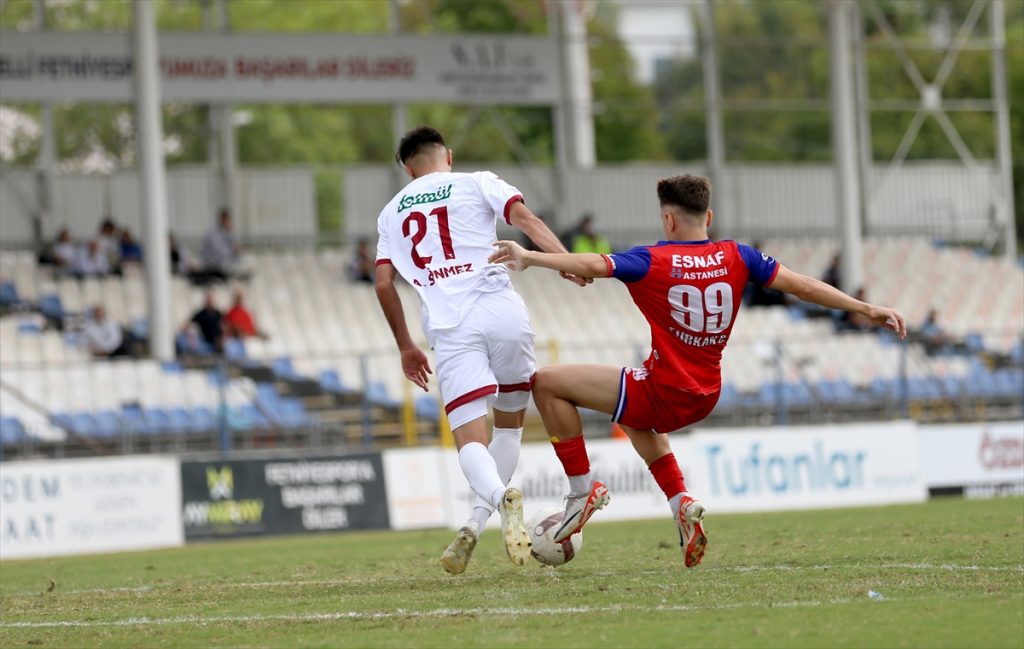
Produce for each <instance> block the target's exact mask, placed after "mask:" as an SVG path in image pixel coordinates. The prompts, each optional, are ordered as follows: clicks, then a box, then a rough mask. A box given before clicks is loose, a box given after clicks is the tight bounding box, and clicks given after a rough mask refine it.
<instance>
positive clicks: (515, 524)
mask: <svg viewBox="0 0 1024 649" xmlns="http://www.w3.org/2000/svg"><path fill="white" fill-rule="evenodd" d="M498 513H499V514H501V533H502V536H503V537H504V538H505V552H507V553H508V558H509V559H510V560H511V561H512V563H514V564H516V565H517V566H524V565H526V561H527V559H529V558H530V546H531V545H532V543H531V541H530V535H529V534H527V533H526V525H524V524H523V492H521V491H519V490H518V489H516V488H515V487H510V488H509V489H506V490H505V493H504V494H503V495H502V496H501V503H500V504H499V505H498Z"/></svg>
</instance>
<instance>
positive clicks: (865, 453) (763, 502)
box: [684, 422, 928, 512]
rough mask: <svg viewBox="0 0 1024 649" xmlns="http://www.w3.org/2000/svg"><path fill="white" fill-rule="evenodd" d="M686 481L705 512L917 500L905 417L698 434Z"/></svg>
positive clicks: (920, 479) (914, 447)
mask: <svg viewBox="0 0 1024 649" xmlns="http://www.w3.org/2000/svg"><path fill="white" fill-rule="evenodd" d="M686 464H687V466H686V467H685V468H684V471H685V475H686V482H687V487H688V488H689V490H690V491H692V492H694V493H695V494H697V495H698V496H699V497H700V498H701V500H703V501H704V503H705V504H706V505H707V506H708V509H709V510H710V511H712V512H752V511H770V510H782V509H811V508H828V507H847V506H859V505H882V504H893V503H910V502H921V501H924V500H925V499H926V498H927V496H928V493H927V490H926V488H925V483H924V476H923V473H922V470H921V462H920V453H919V450H918V443H917V435H916V431H915V425H914V424H913V423H912V422H900V423H873V424H850V425H829V426H805V427H796V426H793V427H785V428H763V429H758V430H756V431H752V430H751V429H749V428H746V429H735V430H713V431H707V432H698V433H697V434H695V435H694V436H693V437H692V438H691V445H690V455H689V456H688V457H687V458H686Z"/></svg>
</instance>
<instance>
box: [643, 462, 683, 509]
mask: <svg viewBox="0 0 1024 649" xmlns="http://www.w3.org/2000/svg"><path fill="white" fill-rule="evenodd" d="M647 468H648V469H649V470H650V472H651V475H653V476H654V480H655V481H656V482H657V483H658V486H659V487H661V490H662V491H664V492H665V498H667V499H670V500H671V498H672V496H675V495H676V494H679V493H682V492H684V491H686V483H685V482H683V472H682V471H680V470H679V463H678V462H676V456H675V455H674V454H672V453H669V454H668V455H662V456H661V457H659V458H658V459H657V460H655V461H653V462H651V465H650V466H649V467H647Z"/></svg>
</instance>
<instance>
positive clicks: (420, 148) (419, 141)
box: [395, 126, 447, 164]
mask: <svg viewBox="0 0 1024 649" xmlns="http://www.w3.org/2000/svg"><path fill="white" fill-rule="evenodd" d="M435 146H442V147H445V148H447V145H445V143H444V136H443V135H441V132H440V131H438V130H437V129H436V128H433V127H432V126H417V127H416V128H414V129H412V130H411V131H409V132H408V133H406V134H405V135H403V136H402V141H401V142H399V143H398V152H397V153H395V160H397V161H398V164H405V161H406V160H408V159H409V158H411V157H413V156H414V155H417V154H419V153H422V152H424V151H426V150H427V149H428V148H430V147H435Z"/></svg>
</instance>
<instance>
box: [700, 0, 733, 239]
mask: <svg viewBox="0 0 1024 649" xmlns="http://www.w3.org/2000/svg"><path fill="white" fill-rule="evenodd" d="M701 14H702V15H701V17H702V19H703V25H702V26H703V30H702V32H703V33H702V34H701V36H702V37H703V38H702V41H701V44H702V46H703V47H701V58H702V59H703V61H704V114H705V116H706V117H705V120H706V123H705V131H704V132H705V137H706V138H707V164H708V175H709V176H710V177H711V182H712V184H713V185H714V193H713V197H714V198H713V201H712V202H713V203H714V206H715V207H717V208H718V209H719V212H720V214H721V215H722V216H723V217H724V218H722V219H721V220H716V221H715V223H714V225H713V227H714V229H715V238H716V239H722V238H725V234H726V233H727V232H730V231H731V232H736V231H737V230H738V227H737V226H738V225H739V224H740V218H741V217H740V215H739V214H736V213H734V212H733V211H732V209H731V208H732V205H733V201H732V194H731V193H730V191H729V185H728V180H727V179H726V172H725V131H724V129H723V127H722V92H721V88H720V84H719V74H718V70H719V68H718V39H717V33H716V31H715V7H714V2H713V1H712V0H704V4H703V6H702V11H701Z"/></svg>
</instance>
